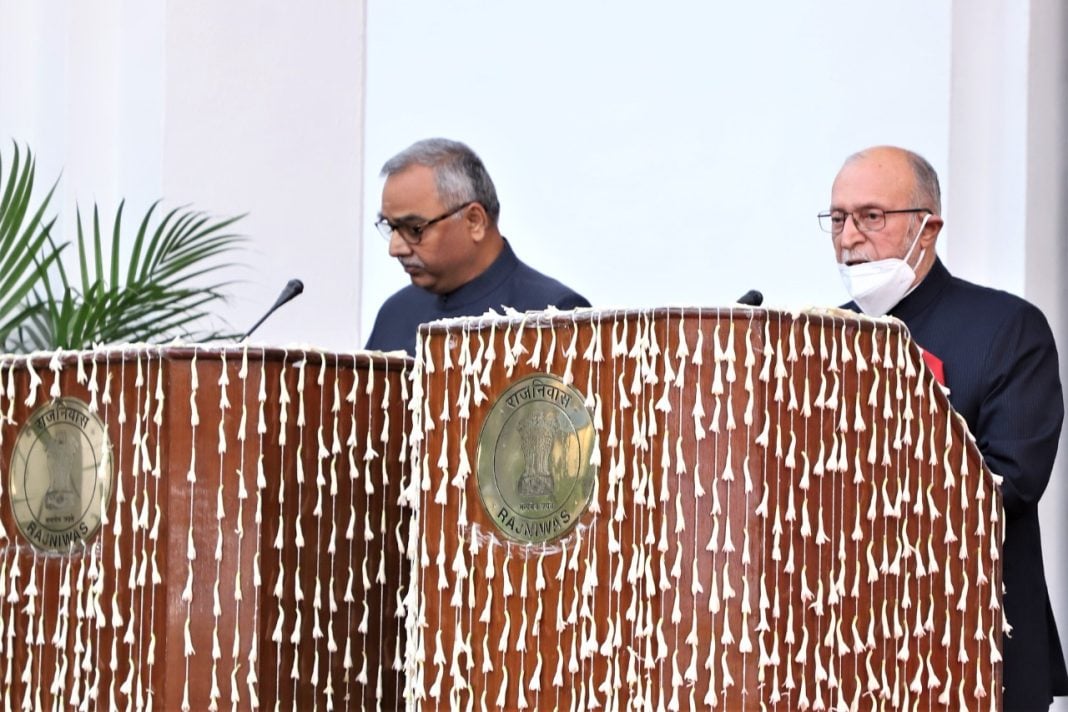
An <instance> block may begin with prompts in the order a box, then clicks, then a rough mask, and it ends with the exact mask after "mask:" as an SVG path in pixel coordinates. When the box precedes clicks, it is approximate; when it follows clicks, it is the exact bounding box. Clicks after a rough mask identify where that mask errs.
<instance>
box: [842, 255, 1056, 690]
mask: <svg viewBox="0 0 1068 712" xmlns="http://www.w3.org/2000/svg"><path fill="white" fill-rule="evenodd" d="M848 306H849V308H850V309H854V310H857V307H856V305H855V304H850V305H848ZM890 314H891V315H892V316H895V317H897V318H898V319H900V320H902V321H903V322H905V324H906V325H907V326H908V328H909V331H910V332H911V334H912V338H913V340H914V341H915V342H916V344H917V345H919V346H920V347H921V348H923V349H925V350H926V351H928V352H930V353H931V354H932V355H934V356H935V357H937V358H939V359H941V361H942V364H943V371H944V375H945V381H946V383H945V385H946V386H947V387H948V388H949V401H950V403H951V404H952V405H953V407H954V409H955V410H956V411H957V412H958V413H960V414H961V415H962V416H964V419H965V420H966V421H967V423H968V427H969V429H970V430H971V432H972V434H973V435H974V436H975V441H976V444H977V445H978V446H979V450H980V451H981V452H982V454H983V458H984V459H985V460H986V464H987V466H988V467H989V468H990V470H991V471H992V472H994V473H995V474H997V475H1000V476H1001V477H1002V478H1004V479H1003V481H1002V483H1001V494H1002V500H1003V503H1004V507H1005V545H1004V550H1003V555H1002V565H1003V581H1004V586H1005V596H1004V606H1005V616H1006V618H1007V620H1008V622H1009V625H1011V626H1012V633H1011V635H1010V636H1006V637H1005V639H1004V643H1005V645H1004V666H1003V670H1004V684H1005V698H1004V700H1005V709H1007V710H1016V709H1020V710H1032V709H1045V708H1047V707H1048V706H1049V704H1050V702H1051V700H1052V696H1054V695H1066V694H1068V672H1066V671H1065V664H1064V654H1063V652H1062V651H1061V645H1060V639H1059V637H1058V635H1057V627H1056V624H1055V623H1054V620H1053V611H1052V608H1051V607H1050V602H1049V594H1048V592H1047V590H1046V576H1045V571H1044V569H1043V565H1042V537H1041V534H1040V531H1039V525H1038V500H1039V498H1040V497H1041V496H1042V492H1043V491H1045V489H1046V484H1047V483H1048V482H1049V477H1050V472H1051V471H1052V469H1053V459H1054V457H1055V455H1056V454H1057V441H1058V439H1059V438H1060V432H1061V421H1062V420H1063V418H1064V403H1063V400H1062V396H1061V382H1060V374H1059V369H1058V362H1057V347H1056V345H1055V344H1054V342H1053V333H1052V332H1051V331H1050V328H1049V324H1048V323H1047V322H1046V318H1045V317H1044V316H1043V315H1042V312H1040V311H1039V310H1038V308H1037V307H1035V306H1034V305H1033V304H1031V303H1029V302H1027V301H1025V300H1023V299H1021V298H1019V297H1017V296H1014V295H1012V294H1009V293H1007V292H1002V291H999V290H996V289H990V288H987V287H981V286H979V285H976V284H972V283H970V282H966V281H964V280H962V279H957V278H956V277H953V276H952V275H950V273H949V271H948V270H947V269H946V268H945V266H944V265H943V264H942V262H941V260H936V261H935V263H934V266H933V267H932V268H931V271H930V273H929V274H928V275H927V276H926V277H925V278H924V280H923V281H922V282H921V283H920V284H919V285H918V286H917V287H916V289H914V290H913V291H912V292H911V293H910V294H909V295H908V296H906V297H905V298H904V299H903V300H901V302H900V303H899V304H898V305H897V306H896V307H894V308H893V309H892V310H891V311H890Z"/></svg>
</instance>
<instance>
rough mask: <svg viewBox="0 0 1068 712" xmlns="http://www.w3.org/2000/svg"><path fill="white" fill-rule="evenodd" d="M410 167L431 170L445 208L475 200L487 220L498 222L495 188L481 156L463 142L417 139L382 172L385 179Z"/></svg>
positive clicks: (498, 206)
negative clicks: (484, 210) (483, 209)
mask: <svg viewBox="0 0 1068 712" xmlns="http://www.w3.org/2000/svg"><path fill="white" fill-rule="evenodd" d="M411 166H426V167H427V168H433V169H434V180H435V183H436V184H437V188H438V196H439V197H440V198H441V202H442V203H444V204H445V207H446V208H455V207H456V206H458V205H463V204H464V203H467V202H476V203H479V204H481V205H482V207H483V208H485V209H486V214H487V215H488V216H489V219H490V223H491V224H493V225H496V224H497V218H498V217H499V216H500V213H501V205H500V203H499V202H498V201H497V189H496V188H494V187H493V181H492V180H491V179H490V177H489V173H487V172H486V167H485V166H484V165H482V159H480V158H479V157H478V155H477V154H476V153H475V152H474V151H472V150H471V149H470V148H468V147H467V146H466V145H465V144H462V143H460V142H459V141H450V140H449V139H446V138H427V139H423V140H422V141H416V142H415V143H413V144H412V145H411V146H409V147H408V148H406V149H404V150H403V151H401V152H400V153H398V154H397V155H396V156H394V157H393V158H391V159H389V160H388V161H386V163H385V165H383V166H382V173H381V175H382V177H385V178H388V177H389V176H391V175H393V174H394V173H400V172H401V171H403V170H404V169H406V168H410V167H411Z"/></svg>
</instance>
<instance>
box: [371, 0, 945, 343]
mask: <svg viewBox="0 0 1068 712" xmlns="http://www.w3.org/2000/svg"><path fill="white" fill-rule="evenodd" d="M367 28H368V38H367V42H368V45H367V57H368V60H367V61H368V75H367V130H366V137H367V138H366V141H367V143H366V158H367V160H366V167H367V168H366V173H365V203H366V206H367V210H366V211H365V215H364V226H365V235H369V236H370V237H368V239H367V240H366V242H365V245H364V271H363V278H364V290H363V295H364V304H363V309H362V324H361V327H362V328H361V333H362V334H363V335H364V337H366V335H367V334H368V333H369V332H370V327H371V324H372V322H373V318H374V315H375V312H376V310H377V307H378V305H379V304H380V303H381V301H382V300H383V299H384V298H385V297H386V296H387V295H388V294H390V293H391V292H393V291H394V290H396V289H398V288H399V287H401V286H403V285H404V284H405V283H406V281H407V278H406V276H405V275H404V273H403V272H402V271H401V270H400V268H399V267H398V266H397V265H396V264H395V263H394V262H393V261H392V260H390V259H389V258H388V256H387V254H386V246H385V244H384V243H383V242H382V241H381V240H380V239H379V238H378V237H377V236H376V234H375V233H374V232H373V231H371V229H370V223H371V222H372V220H373V219H374V216H375V213H376V211H377V209H378V207H379V204H380V194H381V185H382V183H381V180H380V179H379V178H378V176H377V173H378V169H379V168H380V167H381V165H382V163H383V162H384V161H385V160H386V159H387V158H389V157H390V156H391V155H392V154H394V153H396V152H397V151H399V150H400V149H402V148H404V147H405V146H407V145H408V144H410V143H411V142H413V141H415V140H417V139H420V138H425V137H428V136H437V135H442V136H446V137H449V138H455V139H459V140H462V141H465V142H467V143H468V144H469V145H470V146H471V147H472V148H474V149H475V151H476V152H478V153H479V154H480V155H481V156H482V159H483V160H484V162H485V163H486V166H487V168H488V169H489V171H490V173H491V175H492V176H493V178H494V181H495V183H496V185H497V191H498V194H499V196H500V198H501V226H502V230H503V232H504V234H505V235H506V236H507V237H508V238H509V239H510V240H511V241H512V243H513V246H514V247H515V249H516V251H517V253H518V254H519V255H520V257H521V258H523V259H525V260H526V261H527V262H529V263H530V264H532V265H533V266H535V267H537V268H540V269H542V270H543V271H546V272H548V273H550V274H552V275H553V276H556V277H558V278H560V279H561V280H563V281H564V282H565V283H567V284H569V285H570V286H572V287H574V288H575V289H577V290H578V291H580V292H582V293H583V294H585V295H586V297H587V298H589V299H590V301H591V302H593V303H594V305H596V306H602V307H609V306H643V305H666V304H691V305H715V304H725V303H728V302H731V301H733V300H734V299H735V298H737V297H738V296H739V295H741V294H742V293H744V292H745V291H746V290H748V289H750V288H754V287H755V288H758V289H760V290H761V291H762V292H763V293H764V294H765V297H766V300H767V303H769V304H771V305H777V306H795V305H808V304H827V303H840V302H842V301H844V300H845V293H844V291H843V290H842V288H841V286H840V282H839V279H838V274H837V271H836V269H835V266H834V259H833V257H832V253H831V247H830V240H829V237H828V236H827V235H825V234H824V233H822V232H821V231H820V229H819V226H818V224H817V221H816V213H817V212H819V211H820V210H822V209H824V208H826V206H827V204H828V202H829V199H830V184H831V181H832V179H833V178H834V175H835V173H836V172H837V170H838V168H839V166H840V165H841V162H842V160H843V159H844V158H845V157H846V155H847V154H849V153H851V152H853V151H855V150H857V149H859V148H862V147H864V146H867V145H870V144H873V143H896V144H902V145H906V146H910V147H913V148H915V149H916V150H918V151H920V152H921V153H923V154H924V155H926V156H927V157H928V158H929V159H930V160H931V161H932V163H933V164H934V166H935V168H936V169H939V170H942V171H944V169H945V168H946V158H947V154H948V143H947V142H948V133H947V123H948V112H949V73H950V47H949V43H948V41H947V38H948V36H949V30H950V14H949V4H948V3H947V2H934V3H932V2H929V1H928V0H908V1H906V2H902V3H897V4H895V7H894V10H893V11H892V12H888V11H887V8H886V6H885V5H884V4H882V3H871V2H865V3H857V2H854V1H852V0H832V1H829V2H802V3H793V2H777V3H767V2H764V3H729V4H724V3H698V2H671V3H660V4H650V3H648V2H643V1H639V0H621V1H620V2H614V3H612V4H611V5H610V6H606V5H604V4H601V3H581V2H580V3H576V2H571V1H569V0H548V1H546V2H539V3H525V4H519V3H493V2H488V1H478V0H462V1H460V2H453V3H437V2H433V1H432V0H423V1H421V2H416V1H415V0H411V1H409V2H397V3H394V2H371V3H369V4H368V18H367Z"/></svg>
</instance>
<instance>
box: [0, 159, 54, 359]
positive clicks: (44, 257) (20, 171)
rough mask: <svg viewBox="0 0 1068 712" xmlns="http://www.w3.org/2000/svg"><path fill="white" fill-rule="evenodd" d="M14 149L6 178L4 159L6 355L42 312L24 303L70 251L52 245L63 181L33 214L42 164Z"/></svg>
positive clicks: (1, 302)
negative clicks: (52, 210) (53, 205)
mask: <svg viewBox="0 0 1068 712" xmlns="http://www.w3.org/2000/svg"><path fill="white" fill-rule="evenodd" d="M12 145H13V154H14V155H13V158H12V161H11V166H10V169H9V171H8V172H7V174H6V178H5V173H4V159H3V155H0V347H3V348H5V349H6V348H8V346H9V344H10V343H11V340H12V338H13V337H12V335H13V334H17V331H18V330H19V329H20V328H21V327H22V326H23V325H24V324H25V323H26V321H27V319H28V318H29V317H30V315H31V314H34V313H35V312H36V310H37V307H31V306H29V305H27V304H25V303H24V302H25V300H26V299H27V297H28V295H30V294H31V293H32V292H33V290H34V289H36V288H37V287H38V286H39V285H40V284H41V283H42V282H43V281H46V280H47V278H48V271H49V269H50V268H51V267H52V266H53V265H54V264H57V263H58V262H57V260H58V257H59V254H60V252H61V251H62V250H63V248H64V247H65V245H63V244H59V245H57V244H56V243H55V242H54V241H53V240H52V239H51V231H52V228H53V226H54V225H55V218H54V217H52V218H46V217H45V214H46V212H47V211H48V206H49V203H50V201H51V200H52V196H53V194H54V193H55V190H56V185H57V184H58V181H57V182H56V183H53V184H52V187H51V188H50V189H49V191H48V192H47V193H46V194H45V196H44V198H42V199H41V200H40V201H39V202H38V204H37V207H36V209H33V208H32V207H31V206H32V204H33V193H34V181H35V178H36V170H37V169H36V161H35V160H34V158H33V154H32V152H31V151H30V150H29V149H28V148H27V149H26V151H25V159H23V156H22V152H21V151H20V150H19V146H18V144H17V143H13V144H12ZM14 339H15V340H17V339H18V337H17V336H15V337H14Z"/></svg>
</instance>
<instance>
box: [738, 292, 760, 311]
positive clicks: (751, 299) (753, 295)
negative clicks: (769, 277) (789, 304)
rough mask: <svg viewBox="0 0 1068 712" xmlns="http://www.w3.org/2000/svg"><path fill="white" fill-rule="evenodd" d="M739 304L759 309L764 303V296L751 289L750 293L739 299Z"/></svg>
mask: <svg viewBox="0 0 1068 712" xmlns="http://www.w3.org/2000/svg"><path fill="white" fill-rule="evenodd" d="M738 303H739V304H744V305H746V306H747V307H759V306H760V305H761V304H763V303H764V295H763V294H761V293H760V292H758V291H757V290H755V289H750V290H749V291H748V292H746V293H745V294H743V295H742V296H740V297H738Z"/></svg>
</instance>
